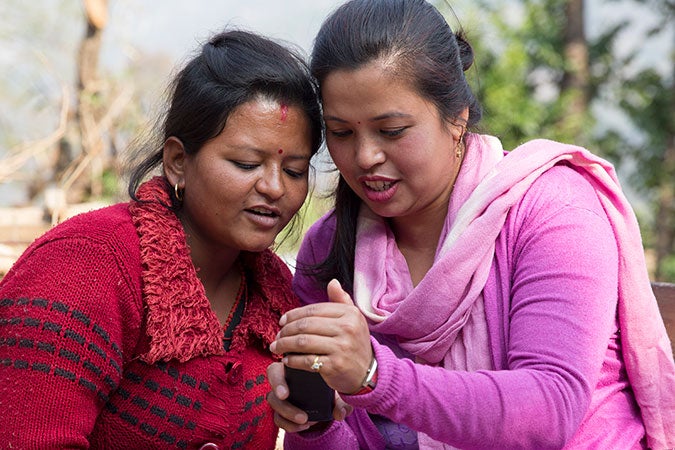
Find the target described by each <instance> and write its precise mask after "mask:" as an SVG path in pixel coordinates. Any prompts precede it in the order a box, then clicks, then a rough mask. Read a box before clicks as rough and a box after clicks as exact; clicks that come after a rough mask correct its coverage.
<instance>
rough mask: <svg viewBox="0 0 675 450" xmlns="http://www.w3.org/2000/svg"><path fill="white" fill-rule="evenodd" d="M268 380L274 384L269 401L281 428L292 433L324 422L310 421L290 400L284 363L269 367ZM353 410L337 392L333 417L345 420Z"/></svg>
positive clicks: (275, 421) (269, 394) (268, 397)
mask: <svg viewBox="0 0 675 450" xmlns="http://www.w3.org/2000/svg"><path fill="white" fill-rule="evenodd" d="M267 380H268V381H269V383H270V386H272V390H271V391H270V392H269V393H268V394H267V403H269V405H270V407H271V408H272V409H273V410H274V423H276V424H277V426H278V427H279V428H282V429H283V430H285V431H287V432H290V433H297V432H299V431H305V430H307V429H309V428H310V427H312V426H313V425H316V424H322V422H308V421H307V414H306V413H305V412H304V411H303V410H301V409H299V408H297V407H295V406H293V405H292V404H291V403H290V402H289V401H288V393H289V392H288V385H287V384H286V377H285V375H284V365H283V363H281V362H274V363H272V364H270V365H269V366H268V367H267ZM352 411H353V407H352V406H351V405H348V404H347V403H345V402H344V401H343V400H342V399H341V398H340V396H339V395H338V394H337V393H336V394H335V408H334V409H333V418H334V419H335V420H344V419H345V418H346V417H347V416H348V415H349V414H351V413H352Z"/></svg>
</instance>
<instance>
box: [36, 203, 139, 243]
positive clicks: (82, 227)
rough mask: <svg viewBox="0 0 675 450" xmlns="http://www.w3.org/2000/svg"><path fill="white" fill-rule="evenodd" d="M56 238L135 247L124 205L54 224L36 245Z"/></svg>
mask: <svg viewBox="0 0 675 450" xmlns="http://www.w3.org/2000/svg"><path fill="white" fill-rule="evenodd" d="M59 239H84V240H88V241H97V242H100V243H102V244H103V243H117V242H118V241H120V240H121V243H127V242H128V241H131V244H136V246H137V245H138V236H137V234H136V228H135V227H134V225H133V222H132V221H131V215H130V214H129V208H128V204H127V203H118V204H115V205H112V206H107V207H104V208H101V209H96V210H93V211H89V212H85V213H82V214H78V215H77V216H74V217H71V218H70V219H68V220H66V221H65V222H62V223H61V224H59V225H56V226H55V227H54V228H52V229H51V230H50V231H48V232H47V233H45V234H44V235H43V236H41V237H40V238H39V239H37V240H36V241H35V244H36V245H41V244H44V243H47V242H51V241H55V240H59Z"/></svg>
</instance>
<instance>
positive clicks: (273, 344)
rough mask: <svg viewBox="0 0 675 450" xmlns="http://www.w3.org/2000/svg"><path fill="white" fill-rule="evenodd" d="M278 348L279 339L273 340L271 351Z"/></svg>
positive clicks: (273, 351)
mask: <svg viewBox="0 0 675 450" xmlns="http://www.w3.org/2000/svg"><path fill="white" fill-rule="evenodd" d="M276 349H277V341H273V342H272V343H271V344H270V351H271V352H272V353H275V350H276Z"/></svg>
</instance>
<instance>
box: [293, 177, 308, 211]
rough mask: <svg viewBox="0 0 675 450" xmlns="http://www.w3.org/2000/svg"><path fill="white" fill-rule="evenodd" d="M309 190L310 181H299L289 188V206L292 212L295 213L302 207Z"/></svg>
mask: <svg viewBox="0 0 675 450" xmlns="http://www.w3.org/2000/svg"><path fill="white" fill-rule="evenodd" d="M308 191H309V187H308V182H307V181H305V182H304V183H297V185H292V186H290V187H289V189H288V199H289V205H288V206H289V208H290V209H291V211H292V213H293V214H295V213H297V212H298V210H299V209H300V208H301V207H302V204H303V203H304V202H305V199H306V198H307V193H308Z"/></svg>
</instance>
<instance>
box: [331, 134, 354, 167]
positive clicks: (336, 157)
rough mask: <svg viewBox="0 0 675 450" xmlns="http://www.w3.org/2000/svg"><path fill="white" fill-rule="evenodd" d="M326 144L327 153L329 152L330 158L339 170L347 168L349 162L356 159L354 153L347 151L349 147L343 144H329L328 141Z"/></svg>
mask: <svg viewBox="0 0 675 450" xmlns="http://www.w3.org/2000/svg"><path fill="white" fill-rule="evenodd" d="M326 146H327V147H328V153H329V154H330V157H331V159H332V160H333V162H334V163H335V165H336V166H337V168H338V169H339V170H340V171H343V170H345V169H348V168H349V166H350V164H352V165H353V164H354V163H355V161H356V160H355V158H354V155H353V154H352V153H351V152H349V149H348V147H347V146H346V145H345V144H339V143H330V144H329V143H328V141H326Z"/></svg>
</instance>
